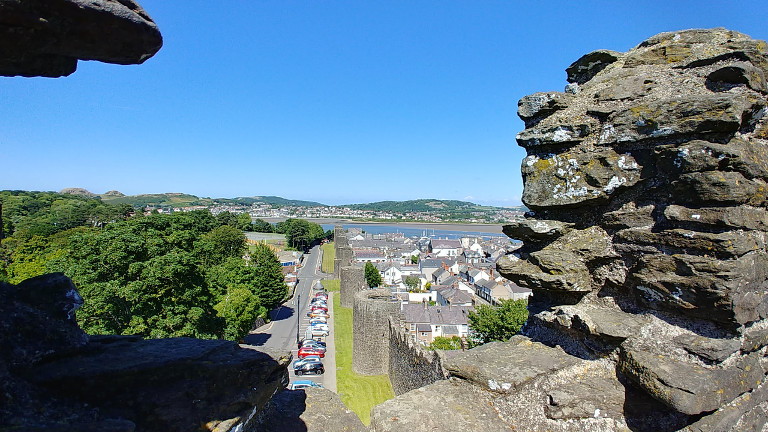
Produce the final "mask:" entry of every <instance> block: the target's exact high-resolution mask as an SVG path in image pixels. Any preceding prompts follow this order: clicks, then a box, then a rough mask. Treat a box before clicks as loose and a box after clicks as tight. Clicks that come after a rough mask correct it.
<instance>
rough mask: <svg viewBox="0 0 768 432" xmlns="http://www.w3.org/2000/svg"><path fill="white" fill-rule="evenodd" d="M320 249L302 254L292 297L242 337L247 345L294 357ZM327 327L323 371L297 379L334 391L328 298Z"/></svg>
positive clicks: (305, 322)
mask: <svg viewBox="0 0 768 432" xmlns="http://www.w3.org/2000/svg"><path fill="white" fill-rule="evenodd" d="M321 260H322V252H321V250H320V247H319V246H315V247H313V248H312V249H311V250H310V252H309V254H307V255H306V256H305V258H304V263H303V265H302V267H301V269H300V270H299V271H298V278H299V282H298V284H297V285H296V290H295V293H294V296H293V298H291V299H289V300H288V301H286V302H285V303H283V305H282V306H280V307H279V308H277V309H275V310H273V311H272V312H271V319H272V321H271V322H270V323H269V324H267V325H265V326H262V327H260V328H258V329H256V330H253V331H252V332H251V333H250V334H249V335H248V336H247V337H246V338H245V340H244V342H245V343H246V344H247V345H253V346H255V347H258V348H267V349H277V350H289V351H291V353H292V354H293V359H294V360H296V359H297V358H298V357H297V352H298V347H297V345H296V343H297V335H298V338H303V337H304V332H305V330H306V328H307V327H308V324H309V318H308V317H307V311H308V310H309V301H310V299H311V298H312V297H314V293H315V292H316V291H313V290H312V287H313V286H314V285H315V283H317V282H319V281H320V280H321V279H322V277H323V275H324V273H322V272H321V271H320V262H321ZM328 307H329V310H328V314H329V315H330V318H329V319H328V327H329V328H330V335H329V336H328V337H327V338H326V343H327V350H326V353H325V357H324V358H323V365H324V367H325V373H324V374H323V375H303V376H302V377H301V378H300V379H310V380H312V381H315V382H317V383H319V384H322V385H323V386H324V387H325V388H327V389H329V390H331V391H334V392H335V391H336V358H335V350H334V344H333V336H334V333H333V332H334V326H333V302H332V299H331V298H329V301H328ZM288 370H289V374H290V377H291V382H293V381H294V379H295V377H294V373H293V367H292V366H289V367H288Z"/></svg>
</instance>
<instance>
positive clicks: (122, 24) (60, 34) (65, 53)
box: [0, 0, 163, 77]
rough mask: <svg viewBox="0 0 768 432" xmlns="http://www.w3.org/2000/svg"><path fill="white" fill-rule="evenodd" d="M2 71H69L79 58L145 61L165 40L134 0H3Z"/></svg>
mask: <svg viewBox="0 0 768 432" xmlns="http://www.w3.org/2000/svg"><path fill="white" fill-rule="evenodd" d="M0 17H2V18H0V39H2V41H3V43H2V44H1V45H0V75H5V76H16V75H21V76H45V77H60V76H64V75H69V74H71V73H72V72H74V71H75V69H76V68H77V61H78V60H99V61H103V62H107V63H117V64H139V63H143V62H144V61H145V60H147V59H148V58H150V57H152V56H153V55H154V54H155V53H156V52H157V51H158V50H159V49H160V47H161V46H162V45H163V39H162V36H161V35H160V31H159V30H158V29H157V26H156V25H155V23H154V21H152V18H150V17H149V15H147V13H146V12H145V11H144V9H142V8H141V6H139V4H138V3H136V2H135V1H133V0H46V1H39V0H31V1H3V2H0Z"/></svg>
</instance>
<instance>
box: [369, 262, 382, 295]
mask: <svg viewBox="0 0 768 432" xmlns="http://www.w3.org/2000/svg"><path fill="white" fill-rule="evenodd" d="M365 282H366V283H367V284H368V286H369V287H370V288H376V287H377V286H379V285H381V273H379V270H377V269H376V267H375V266H374V265H373V264H371V263H370V261H369V262H366V263H365Z"/></svg>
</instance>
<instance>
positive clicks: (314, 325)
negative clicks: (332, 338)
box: [309, 323, 331, 331]
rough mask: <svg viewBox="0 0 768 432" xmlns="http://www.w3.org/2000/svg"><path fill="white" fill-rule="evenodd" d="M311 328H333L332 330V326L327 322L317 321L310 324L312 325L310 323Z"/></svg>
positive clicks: (328, 329) (326, 329)
mask: <svg viewBox="0 0 768 432" xmlns="http://www.w3.org/2000/svg"><path fill="white" fill-rule="evenodd" d="M309 328H312V329H321V330H325V331H331V330H330V328H329V327H328V324H325V323H315V324H310V325H309Z"/></svg>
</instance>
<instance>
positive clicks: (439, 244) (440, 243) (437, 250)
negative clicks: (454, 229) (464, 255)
mask: <svg viewBox="0 0 768 432" xmlns="http://www.w3.org/2000/svg"><path fill="white" fill-rule="evenodd" d="M429 250H430V251H431V253H433V254H434V255H436V256H438V257H453V258H456V257H458V256H459V255H461V251H462V247H461V241H459V240H451V239H432V240H430V243H429Z"/></svg>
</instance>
